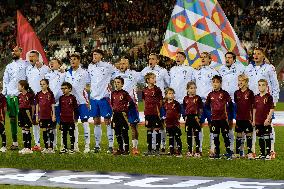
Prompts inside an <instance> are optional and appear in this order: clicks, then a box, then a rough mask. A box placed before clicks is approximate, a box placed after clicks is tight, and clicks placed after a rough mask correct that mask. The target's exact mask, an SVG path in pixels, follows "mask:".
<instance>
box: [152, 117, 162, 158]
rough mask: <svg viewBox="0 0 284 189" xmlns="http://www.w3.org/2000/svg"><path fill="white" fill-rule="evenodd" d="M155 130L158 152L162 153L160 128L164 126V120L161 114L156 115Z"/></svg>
mask: <svg viewBox="0 0 284 189" xmlns="http://www.w3.org/2000/svg"><path fill="white" fill-rule="evenodd" d="M154 121H155V123H154V130H155V131H156V150H155V152H156V154H157V155H159V154H160V148H161V132H160V129H161V128H162V122H161V119H160V117H159V116H155V117H154Z"/></svg>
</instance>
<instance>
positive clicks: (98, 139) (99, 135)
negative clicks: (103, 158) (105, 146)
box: [94, 125, 102, 148]
mask: <svg viewBox="0 0 284 189" xmlns="http://www.w3.org/2000/svg"><path fill="white" fill-rule="evenodd" d="M94 133H95V141H96V147H99V148H100V147H101V140H102V127H101V125H95V128H94Z"/></svg>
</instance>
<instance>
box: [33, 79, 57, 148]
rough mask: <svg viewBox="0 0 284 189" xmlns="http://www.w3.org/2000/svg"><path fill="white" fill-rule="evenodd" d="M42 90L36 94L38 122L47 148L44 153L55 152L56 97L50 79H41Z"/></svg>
mask: <svg viewBox="0 0 284 189" xmlns="http://www.w3.org/2000/svg"><path fill="white" fill-rule="evenodd" d="M40 87H41V91H40V92H38V93H37V94H36V97H35V100H36V122H37V123H39V125H40V128H41V129H42V134H43V135H42V136H43V141H44V146H45V148H44V149H43V150H42V151H41V152H42V153H55V152H54V150H53V141H54V134H53V129H54V127H55V126H56V124H55V121H56V118H55V98H54V95H53V93H52V92H51V90H50V89H49V81H48V80H47V79H42V80H41V81H40Z"/></svg>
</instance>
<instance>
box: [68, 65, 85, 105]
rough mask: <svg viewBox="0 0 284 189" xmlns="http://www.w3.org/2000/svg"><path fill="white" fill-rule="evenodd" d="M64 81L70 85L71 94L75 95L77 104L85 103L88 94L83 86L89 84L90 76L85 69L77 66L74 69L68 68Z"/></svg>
mask: <svg viewBox="0 0 284 189" xmlns="http://www.w3.org/2000/svg"><path fill="white" fill-rule="evenodd" d="M65 81H66V82H68V83H70V84H71V85H72V94H73V95H74V96H75V97H76V99H77V103H78V104H87V103H88V101H89V100H88V96H87V95H86V92H85V88H86V85H87V84H90V76H89V73H88V71H87V70H84V69H83V68H81V67H79V68H78V69H77V70H76V71H73V69H72V68H70V69H69V70H68V71H67V72H66V76H65Z"/></svg>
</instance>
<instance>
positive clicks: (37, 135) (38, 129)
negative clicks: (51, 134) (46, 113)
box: [33, 125, 40, 146]
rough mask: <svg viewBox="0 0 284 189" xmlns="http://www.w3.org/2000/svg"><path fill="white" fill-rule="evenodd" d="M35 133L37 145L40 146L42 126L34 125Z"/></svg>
mask: <svg viewBox="0 0 284 189" xmlns="http://www.w3.org/2000/svg"><path fill="white" fill-rule="evenodd" d="M33 135H34V141H35V145H37V146H40V128H39V125H33Z"/></svg>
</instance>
